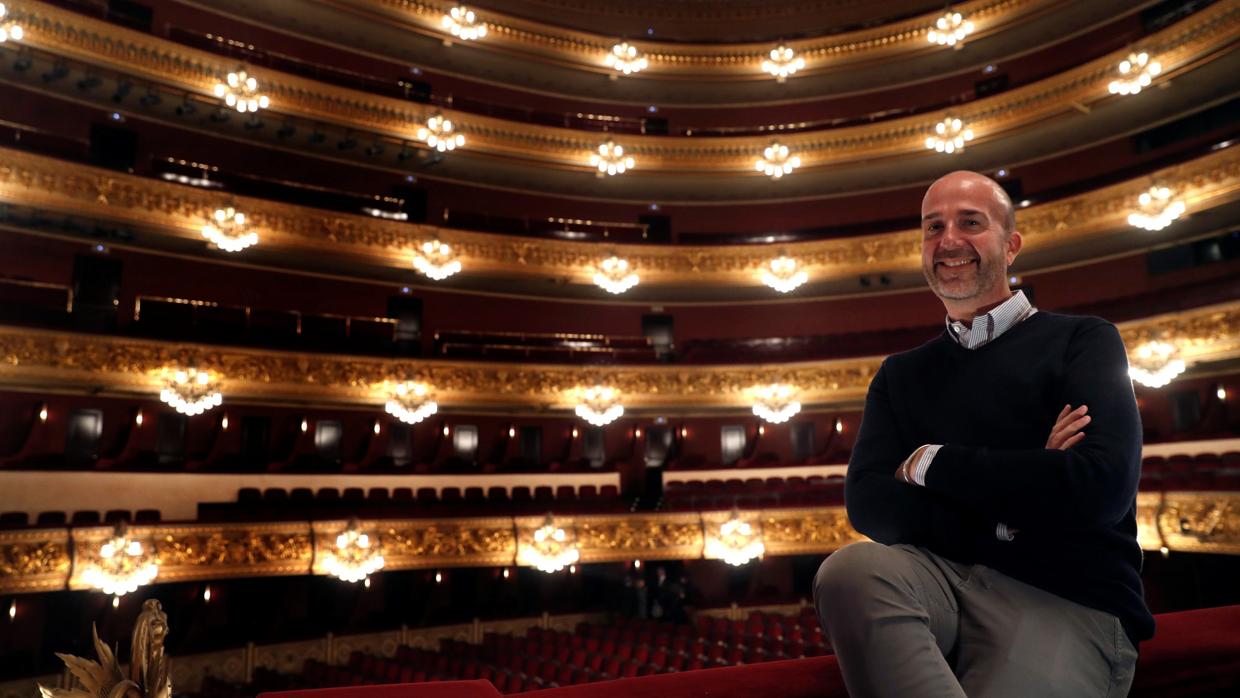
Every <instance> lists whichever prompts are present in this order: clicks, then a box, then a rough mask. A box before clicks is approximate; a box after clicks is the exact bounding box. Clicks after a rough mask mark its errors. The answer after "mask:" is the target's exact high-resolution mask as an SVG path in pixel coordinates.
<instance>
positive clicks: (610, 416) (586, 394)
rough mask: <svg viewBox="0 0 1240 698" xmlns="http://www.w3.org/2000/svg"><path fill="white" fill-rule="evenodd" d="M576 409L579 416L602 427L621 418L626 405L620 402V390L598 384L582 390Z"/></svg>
mask: <svg viewBox="0 0 1240 698" xmlns="http://www.w3.org/2000/svg"><path fill="white" fill-rule="evenodd" d="M575 411H576V413H577V416H578V417H581V418H582V419H584V420H586V421H587V422H589V423H590V424H593V425H594V426H596V427H601V426H605V425H607V424H611V423H612V422H614V421H616V420H617V419H619V418H620V416H621V415H623V414H624V406H623V405H621V404H620V391H619V390H616V389H615V388H609V387H607V386H604V385H596V386H594V387H593V388H586V389H585V390H583V391H582V393H581V402H580V403H578V404H577V408H576V410H575Z"/></svg>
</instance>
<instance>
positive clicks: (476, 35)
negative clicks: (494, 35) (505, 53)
mask: <svg viewBox="0 0 1240 698" xmlns="http://www.w3.org/2000/svg"><path fill="white" fill-rule="evenodd" d="M440 23H441V24H442V25H443V28H444V29H445V30H447V32H448V33H449V34H451V35H452V36H455V37H456V38H458V39H460V40H461V41H473V40H474V39H481V38H482V37H484V36H486V35H487V25H486V24H483V23H482V22H479V21H478V15H476V14H474V11H473V10H471V9H469V8H468V7H466V6H464V5H457V6H456V7H454V8H452V9H451V10H448V11H447V12H445V13H444V15H443V19H442V20H441V22H440Z"/></svg>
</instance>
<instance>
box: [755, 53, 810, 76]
mask: <svg viewBox="0 0 1240 698" xmlns="http://www.w3.org/2000/svg"><path fill="white" fill-rule="evenodd" d="M804 67H805V58H804V57H803V56H798V55H797V52H796V51H794V50H792V48H790V47H788V46H784V45H783V44H780V45H779V46H776V47H775V48H773V49H771V52H770V53H769V54H768V55H767V57H766V59H764V60H763V61H762V70H764V71H766V72H767V73H770V74H771V75H773V76H774V77H775V81H776V82H783V81H785V80H787V79H788V76H789V75H792V74H793V73H795V72H797V71H798V70H800V69H802V68H804Z"/></svg>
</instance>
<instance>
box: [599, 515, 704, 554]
mask: <svg viewBox="0 0 1240 698" xmlns="http://www.w3.org/2000/svg"><path fill="white" fill-rule="evenodd" d="M575 526H576V530H577V545H578V546H579V547H580V550H581V561H582V562H606V561H611V560H633V559H647V558H658V559H665V560H675V559H686V558H697V557H701V555H702V544H703V540H702V522H701V518H700V516H699V515H698V514H696V513H693V514H630V515H628V516H609V517H601V516H581V517H577V518H576V519H575Z"/></svg>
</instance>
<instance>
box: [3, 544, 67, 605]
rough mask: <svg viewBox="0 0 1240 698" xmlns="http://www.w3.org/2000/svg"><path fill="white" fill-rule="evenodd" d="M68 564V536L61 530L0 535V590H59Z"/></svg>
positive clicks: (63, 583)
mask: <svg viewBox="0 0 1240 698" xmlns="http://www.w3.org/2000/svg"><path fill="white" fill-rule="evenodd" d="M71 565H72V560H71V559H70V557H69V536H68V533H67V532H66V531H65V530H64V529H63V528H61V529H51V530H36V531H4V532H3V533H0V589H4V590H7V591H14V592H27V591H50V590H54V589H62V588H64V585H65V578H66V577H67V576H68V574H69V570H70V568H71Z"/></svg>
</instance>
